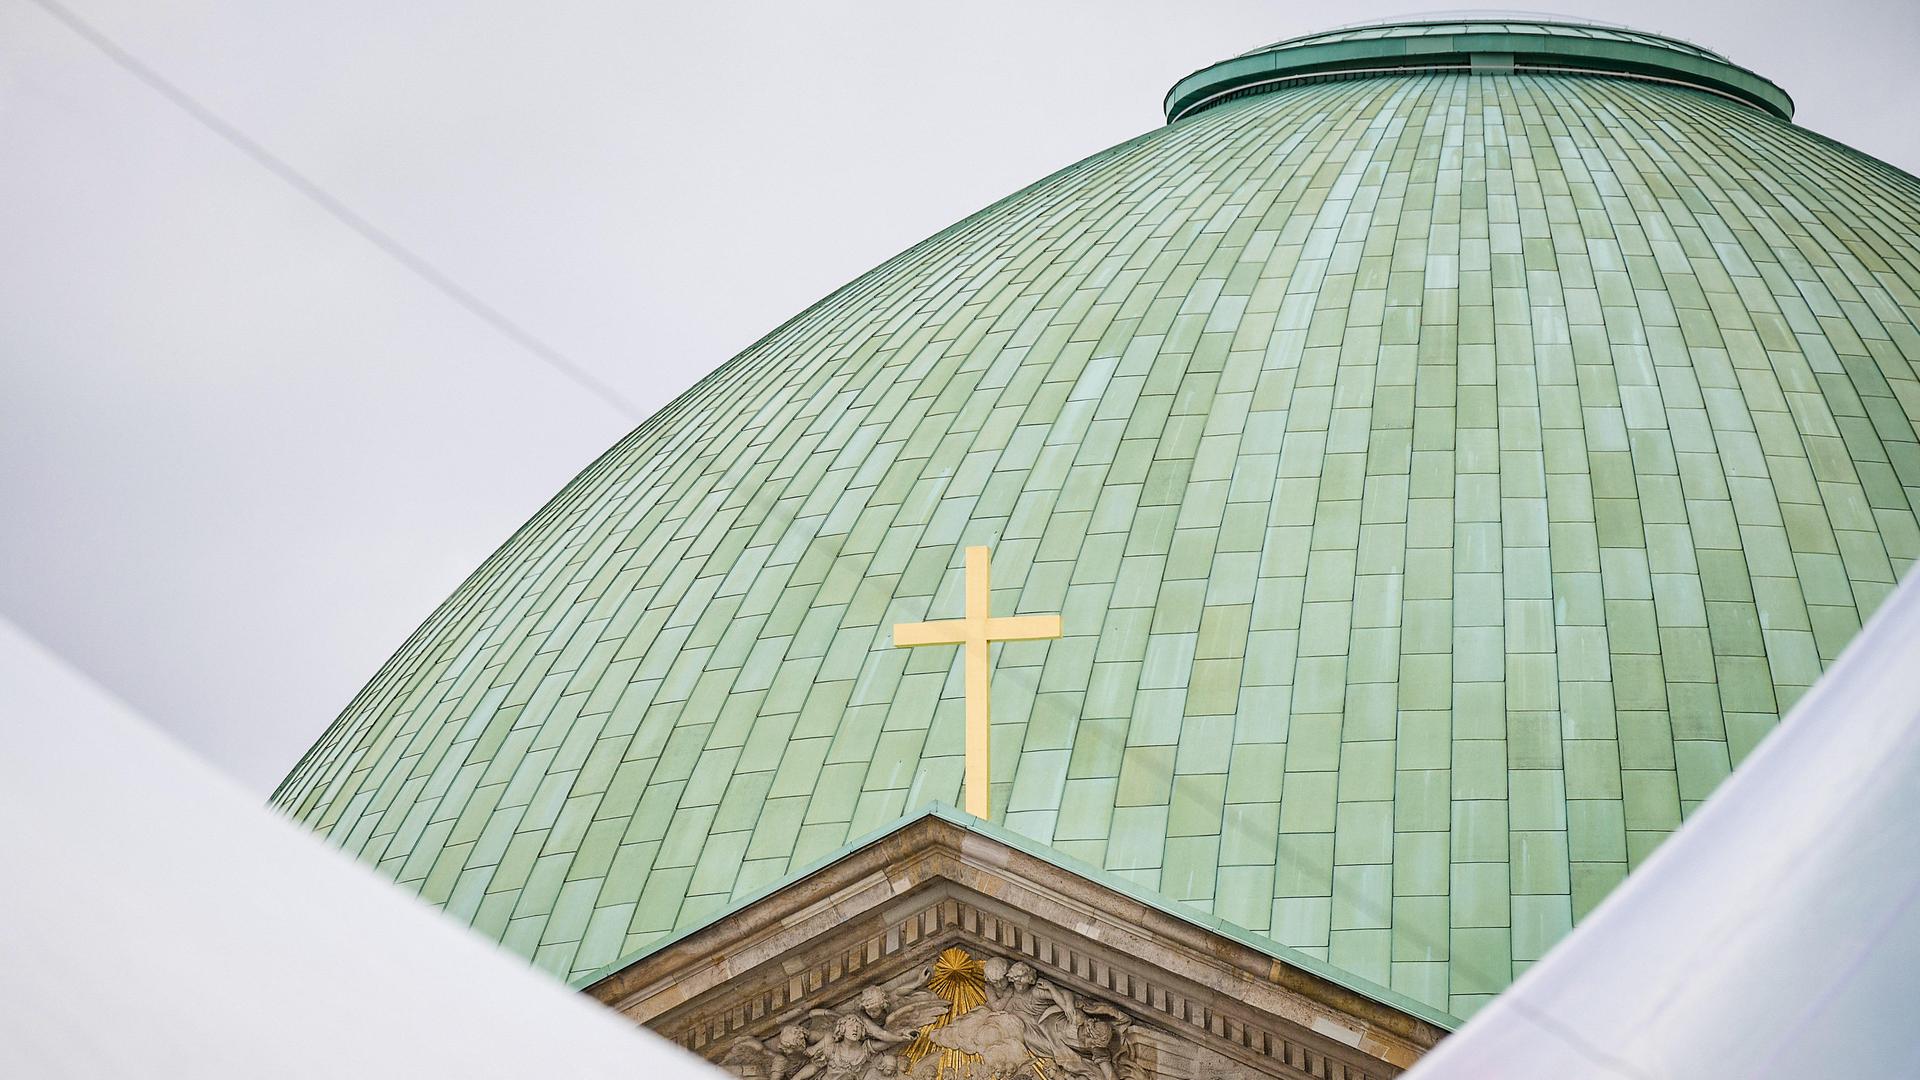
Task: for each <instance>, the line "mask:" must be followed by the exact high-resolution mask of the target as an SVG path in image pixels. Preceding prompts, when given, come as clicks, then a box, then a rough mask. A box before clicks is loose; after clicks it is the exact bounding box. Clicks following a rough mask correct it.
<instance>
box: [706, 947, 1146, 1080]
mask: <svg viewBox="0 0 1920 1080" xmlns="http://www.w3.org/2000/svg"><path fill="white" fill-rule="evenodd" d="M1135 1032H1136V1024H1135V1021H1134V1018H1133V1017H1132V1016H1131V1015H1129V1014H1128V1013H1127V1012H1126V1011H1125V1010H1123V1009H1120V1008H1118V1007H1116V1006H1114V1005H1112V1004H1110V1003H1108V1002H1104V1001H1096V1000H1093V999H1091V998H1087V997H1084V996H1082V995H1079V994H1076V993H1074V992H1073V991H1071V990H1068V989H1066V988H1064V987H1062V986H1059V985H1057V984H1055V983H1054V982H1052V981H1050V980H1047V979H1044V978H1041V977H1040V975H1039V974H1038V973H1037V972H1035V971H1034V969H1033V966H1032V965H1030V964H1028V963H1026V962H1025V961H1023V960H1013V961H1008V960H1007V959H1006V958H1004V957H999V956H988V957H985V958H984V959H983V958H981V957H976V956H974V955H973V954H972V953H970V952H968V951H967V950H965V949H962V948H958V947H954V948H948V949H946V950H944V951H942V952H941V953H940V955H939V957H938V958H937V959H935V960H934V962H933V963H931V964H929V965H926V966H924V967H922V968H919V969H917V970H914V971H910V972H908V973H907V974H905V975H903V976H900V977H899V978H897V979H895V980H893V981H892V982H890V983H886V984H875V985H870V986H868V987H866V988H865V989H863V990H861V992H860V995H859V997H858V998H857V999H856V1000H855V1001H852V1002H850V1003H848V1004H847V1005H845V1006H843V1007H841V1008H839V1009H837V1010H835V1009H813V1010H811V1011H809V1012H808V1014H807V1015H806V1016H805V1017H804V1018H802V1019H799V1020H797V1021H796V1022H794V1023H790V1024H787V1025H785V1026H783V1027H782V1028H781V1029H780V1031H779V1033H778V1034H777V1035H776V1036H774V1037H773V1039H772V1040H771V1044H769V1042H768V1041H764V1040H761V1039H756V1038H751V1037H747V1038H740V1039H736V1040H734V1042H733V1043H732V1044H731V1045H730V1046H729V1047H728V1048H727V1050H726V1052H725V1053H724V1054H723V1055H722V1056H721V1058H720V1064H721V1065H722V1067H724V1068H726V1069H727V1070H728V1071H729V1072H732V1073H733V1074H734V1075H735V1076H738V1077H740V1078H741V1080H896V1078H903V1080H1149V1078H1150V1077H1151V1076H1152V1075H1153V1074H1152V1073H1151V1072H1150V1071H1149V1070H1147V1069H1146V1068H1145V1067H1144V1064H1143V1061H1142V1055H1141V1054H1140V1052H1139V1049H1140V1048H1139V1047H1138V1045H1137V1040H1136V1038H1135Z"/></svg>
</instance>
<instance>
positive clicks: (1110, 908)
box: [586, 816, 1445, 1076]
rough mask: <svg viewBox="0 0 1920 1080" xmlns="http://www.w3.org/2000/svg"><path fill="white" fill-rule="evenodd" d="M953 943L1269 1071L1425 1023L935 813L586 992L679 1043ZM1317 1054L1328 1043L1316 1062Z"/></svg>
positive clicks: (716, 1035)
mask: <svg viewBox="0 0 1920 1080" xmlns="http://www.w3.org/2000/svg"><path fill="white" fill-rule="evenodd" d="M954 943H959V944H962V945H966V946H971V947H974V948H979V949H985V950H988V951H992V952H999V953H1003V954H1007V955H1015V954H1017V955H1019V956H1021V957H1024V958H1026V959H1027V960H1028V961H1029V962H1030V963H1033V964H1036V965H1037V966H1038V967H1040V968H1041V969H1042V970H1043V972H1044V973H1045V974H1046V975H1047V976H1048V977H1050V978H1054V979H1056V980H1059V981H1060V982H1061V983H1062V984H1063V985H1072V986H1073V987H1075V988H1076V989H1078V990H1079V991H1080V992H1082V993H1090V994H1094V995H1096V996H1101V997H1104V998H1107V999H1110V1000H1112V1001H1115V1002H1117V1003H1120V1004H1123V1005H1125V1006H1126V1007H1128V1008H1130V1009H1132V1010H1134V1011H1135V1012H1136V1013H1140V1014H1142V1016H1143V1018H1146V1019H1152V1020H1154V1021H1155V1022H1157V1023H1159V1024H1160V1025H1161V1026H1163V1027H1166V1028H1169V1029H1170V1030H1174V1031H1181V1032H1184V1033H1185V1034H1186V1036H1188V1037H1194V1038H1198V1039H1200V1040H1201V1041H1204V1042H1205V1043H1206V1044H1207V1045H1208V1046H1209V1047H1210V1048H1212V1049H1215V1050H1217V1051H1218V1052H1221V1053H1223V1054H1225V1055H1227V1056H1229V1057H1232V1058H1235V1059H1238V1060H1241V1061H1243V1062H1244V1063H1246V1064H1248V1065H1249V1066H1251V1067H1254V1068H1259V1069H1261V1070H1262V1071H1266V1072H1269V1073H1272V1074H1274V1075H1298V1074H1303V1073H1304V1074H1306V1075H1327V1074H1326V1073H1318V1072H1315V1071H1314V1069H1315V1067H1316V1063H1320V1064H1332V1063H1336V1062H1337V1063H1340V1064H1341V1065H1342V1066H1343V1067H1344V1068H1345V1070H1346V1074H1347V1075H1353V1076H1362V1075H1391V1074H1393V1073H1395V1072H1398V1071H1399V1070H1400V1069H1403V1068H1405V1067H1407V1066H1408V1065H1410V1064H1412V1062H1413V1061H1414V1060H1415V1059H1416V1058H1418V1057H1419V1056H1420V1054H1421V1053H1423V1052H1424V1051H1425V1050H1426V1049H1428V1048H1429V1047H1431V1046H1432V1045H1433V1044H1434V1043H1435V1042H1436V1041H1438V1039H1439V1038H1440V1037H1441V1036H1442V1035H1444V1034H1445V1032H1444V1030H1443V1029H1441V1028H1440V1027H1438V1026H1437V1025H1435V1024H1432V1023H1429V1022H1428V1021H1426V1020H1423V1019H1421V1018H1419V1017H1416V1016H1413V1015H1410V1014H1409V1013H1407V1012H1404V1011H1401V1010H1399V1009H1396V1008H1394V1007H1392V1006H1391V1005H1389V1004H1386V1003H1383V1002H1381V1001H1378V1000H1375V999H1374V998H1371V997H1368V996H1367V995H1365V994H1363V993H1360V992H1358V991H1356V990H1354V989H1351V988H1349V987H1346V986H1342V985H1340V984H1338V983H1336V982H1334V981H1332V980H1330V979H1327V978H1325V977H1324V976H1321V975H1319V974H1318V973H1315V972H1313V971H1310V970H1308V969H1306V968H1304V967H1300V966H1295V965H1292V964H1288V963H1286V962H1285V961H1284V960H1281V959H1279V958H1276V957H1274V956H1272V955H1269V954H1267V953H1264V952H1261V951H1259V950H1257V949H1255V948H1253V947H1251V946H1249V945H1247V944H1246V943H1244V942H1240V941H1236V940H1234V939H1233V938H1230V937H1227V936H1225V935H1222V934H1219V933H1216V932H1214V931H1212V930H1210V929H1208V928H1207V927H1204V926H1201V925H1199V924H1197V923H1195V922H1193V921H1190V920H1188V919H1183V918H1180V917H1179V916H1177V915H1175V914H1172V913H1170V912H1168V911H1164V910H1162V909H1160V908H1158V907H1154V906H1152V905H1150V904H1146V903H1143V902H1141V901H1140V900H1139V899H1137V898H1134V897H1130V896H1127V895H1125V894H1124V893H1121V892H1119V891H1116V890H1115V889H1112V888H1109V887H1107V886H1106V885H1103V884H1101V883H1099V882H1096V881H1093V880H1090V879H1089V878H1087V877H1085V876H1082V875H1080V874H1077V873H1074V872H1073V871H1071V870H1067V869H1065V868H1062V867H1060V866H1057V865H1055V864H1053V863H1051V862H1049V861H1047V860H1045V859H1042V858H1039V857H1037V856H1035V855H1032V854H1029V853H1027V852H1023V851H1020V850H1018V849H1017V848H1015V847H1013V846H1011V845H1009V844H1007V843H1003V842H1001V841H1000V840H998V839H995V838H993V837H991V836H987V835H984V834H982V833H980V832H977V831H974V830H971V829H968V828H966V827H964V826H962V825H959V824H956V823H955V822H952V821H948V820H946V819H945V818H943V817H940V816H925V817H921V818H917V819H914V820H912V821H910V822H908V823H907V824H905V825H903V826H901V827H899V828H898V829H896V830H895V831H893V832H890V833H888V834H886V835H884V836H881V837H879V838H878V839H875V840H873V841H871V842H870V843H867V844H865V845H864V846H862V847H859V848H857V849H855V850H853V851H851V852H849V853H847V854H846V855H844V856H842V857H841V858H839V859H837V860H835V861H833V862H831V863H828V864H827V865H825V866H823V867H821V868H819V869H818V870H816V871H814V872H813V873H811V874H808V875H806V876H805V877H803V878H801V879H799V880H797V881H794V882H792V883H791V884H789V885H787V886H785V887H783V888H781V889H779V890H777V891H775V892H772V893H770V894H768V895H766V896H764V897H762V898H761V899H759V900H758V901H756V902H754V903H752V904H750V905H748V906H746V907H743V908H741V909H739V910H737V911H734V912H732V913H730V914H728V915H725V916H723V917H721V918H720V919H718V920H716V921H715V922H713V923H711V924H709V925H708V926H706V927H703V928H701V929H700V930H697V931H695V932H693V933H691V934H688V935H686V936H684V937H682V938H680V939H677V940H675V941H673V942H671V943H669V944H668V945H666V946H664V947H662V948H660V949H658V950H656V951H654V952H652V953H649V954H647V955H645V956H642V957H640V958H639V959H637V960H635V961H634V962H632V963H631V964H628V965H627V966H625V967H623V968H621V969H619V970H617V971H614V972H612V973H610V974H608V975H606V976H605V977H603V978H601V979H599V980H598V981H596V982H594V983H593V984H591V985H590V986H588V987H587V988H586V989H587V992H588V993H589V994H591V995H593V996H594V997H595V998H597V999H599V1000H600V1001H602V1002H605V1003H606V1004H608V1005H611V1006H612V1007H614V1008H616V1009H618V1010H619V1011H621V1012H623V1013H625V1014H626V1015H628V1016H630V1017H632V1018H633V1019H635V1020H636V1021H639V1022H641V1023H643V1024H646V1025H647V1026H649V1027H651V1028H654V1029H655V1030H657V1031H660V1032H661V1033H662V1034H665V1035H667V1036H668V1037H670V1038H674V1039H676V1040H678V1041H680V1042H682V1043H683V1044H684V1045H687V1046H688V1047H689V1048H690V1049H693V1050H695V1051H698V1052H705V1053H708V1055H709V1056H713V1055H714V1054H715V1053H717V1050H716V1048H717V1047H719V1046H721V1045H723V1044H724V1043H725V1041H727V1040H728V1039H729V1038H734V1037H739V1036H741V1035H749V1034H750V1035H756V1036H761V1035H765V1034H767V1033H768V1032H770V1031H771V1030H772V1029H773V1028H775V1027H777V1026H778V1024H779V1023H780V1022H781V1021H782V1018H783V1017H785V1016H788V1015H791V1014H792V1013H793V1012H794V1011H795V1010H804V1008H805V1007H806V1006H809V1005H817V1004H823V1003H826V1002H830V1001H833V1000H836V999H838V998H844V997H846V996H848V995H849V994H852V993H855V992H857V991H858V990H859V989H860V986H861V985H862V984H867V983H872V982H874V981H877V980H880V979H884V978H890V977H893V976H895V975H898V974H899V973H900V972H902V971H904V970H906V969H907V968H909V967H911V966H913V965H914V963H916V962H917V960H919V959H921V958H924V956H925V955H926V954H927V953H928V951H929V950H937V948H939V947H943V946H945V945H948V944H954ZM1320 1059H1324V1061H1321V1060H1320Z"/></svg>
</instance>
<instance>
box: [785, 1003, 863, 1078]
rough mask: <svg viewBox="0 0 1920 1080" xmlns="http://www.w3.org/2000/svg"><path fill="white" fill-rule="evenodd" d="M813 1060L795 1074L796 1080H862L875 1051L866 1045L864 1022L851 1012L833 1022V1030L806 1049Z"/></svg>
mask: <svg viewBox="0 0 1920 1080" xmlns="http://www.w3.org/2000/svg"><path fill="white" fill-rule="evenodd" d="M807 1050H808V1053H809V1056H810V1057H811V1058H812V1060H811V1061H809V1062H807V1064H805V1065H803V1066H801V1068H800V1071H799V1072H796V1073H794V1074H793V1080H811V1078H812V1077H815V1076H818V1077H819V1078H820V1080H863V1078H864V1076H865V1074H866V1069H867V1061H868V1060H869V1059H870V1058H872V1057H873V1050H872V1048H871V1047H869V1046H868V1045H867V1029H866V1022H865V1020H864V1019H863V1018H862V1017H860V1016H859V1015H857V1014H855V1013H848V1014H847V1015H845V1016H842V1017H841V1018H840V1019H839V1020H837V1021H835V1022H834V1025H833V1029H832V1030H831V1031H829V1032H828V1033H827V1034H825V1035H822V1036H821V1037H820V1038H818V1039H815V1040H814V1041H813V1043H812V1044H811V1045H809V1046H808V1048H807Z"/></svg>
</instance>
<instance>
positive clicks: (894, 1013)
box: [808, 980, 947, 1050]
mask: <svg viewBox="0 0 1920 1080" xmlns="http://www.w3.org/2000/svg"><path fill="white" fill-rule="evenodd" d="M896 981H898V980H896ZM946 1011H947V1003H946V1001H945V1000H943V999H941V998H940V997H938V996H936V995H934V994H932V993H929V992H928V991H926V990H924V989H922V990H916V991H914V992H912V993H909V994H907V995H906V996H905V997H904V998H902V999H901V1000H900V1001H899V1002H897V1003H896V1002H895V1001H894V1000H893V997H892V995H891V994H889V993H888V992H887V987H885V986H869V987H867V988H866V989H865V990H862V991H860V1002H859V1004H858V1006H857V1007H856V1008H855V1009H853V1010H851V1011H833V1010H828V1009H815V1010H813V1011H812V1012H811V1013H809V1014H808V1019H809V1020H813V1019H817V1018H833V1019H834V1020H835V1021H836V1022H837V1021H838V1018H840V1017H846V1018H848V1019H853V1020H857V1021H859V1022H860V1025H861V1027H862V1030H863V1031H864V1032H865V1039H866V1041H867V1042H870V1043H872V1044H874V1045H873V1046H872V1047H871V1049H875V1050H879V1049H883V1048H885V1047H891V1046H899V1045H900V1044H902V1043H906V1042H911V1041H913V1037H914V1036H915V1035H917V1034H919V1032H920V1029H921V1028H922V1027H923V1026H925V1025H927V1024H930V1023H932V1022H933V1021H934V1020H936V1019H938V1018H939V1017H941V1016H942V1015H944V1014H945V1013H946Z"/></svg>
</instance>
